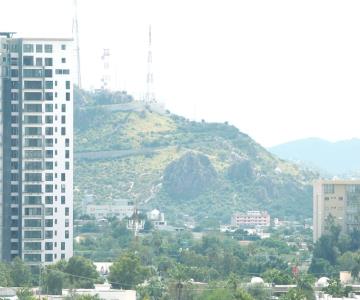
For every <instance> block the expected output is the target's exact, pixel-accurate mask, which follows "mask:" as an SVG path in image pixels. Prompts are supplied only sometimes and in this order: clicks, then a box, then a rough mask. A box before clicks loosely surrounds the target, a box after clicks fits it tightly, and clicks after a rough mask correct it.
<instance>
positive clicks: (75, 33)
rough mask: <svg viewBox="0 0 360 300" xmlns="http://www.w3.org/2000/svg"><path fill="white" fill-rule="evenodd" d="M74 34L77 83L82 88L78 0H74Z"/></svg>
mask: <svg viewBox="0 0 360 300" xmlns="http://www.w3.org/2000/svg"><path fill="white" fill-rule="evenodd" d="M72 35H73V39H74V40H75V45H76V49H75V50H76V63H77V85H78V87H79V88H80V89H81V69H80V44H79V27H78V17H77V0H74V19H73V27H72Z"/></svg>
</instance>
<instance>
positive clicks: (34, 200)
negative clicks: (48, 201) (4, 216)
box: [25, 196, 41, 205]
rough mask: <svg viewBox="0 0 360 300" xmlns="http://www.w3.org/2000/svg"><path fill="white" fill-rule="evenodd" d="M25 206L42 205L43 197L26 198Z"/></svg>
mask: <svg viewBox="0 0 360 300" xmlns="http://www.w3.org/2000/svg"><path fill="white" fill-rule="evenodd" d="M25 204H30V205H36V204H41V196H25Z"/></svg>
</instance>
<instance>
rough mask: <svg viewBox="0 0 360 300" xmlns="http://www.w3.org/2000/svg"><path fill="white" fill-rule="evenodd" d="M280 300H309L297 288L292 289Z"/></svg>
mask: <svg viewBox="0 0 360 300" xmlns="http://www.w3.org/2000/svg"><path fill="white" fill-rule="evenodd" d="M280 300H307V298H306V295H305V294H304V293H303V292H302V291H301V290H299V289H297V288H292V289H290V290H289V291H288V292H287V293H286V294H285V295H284V296H282V297H281V298H280Z"/></svg>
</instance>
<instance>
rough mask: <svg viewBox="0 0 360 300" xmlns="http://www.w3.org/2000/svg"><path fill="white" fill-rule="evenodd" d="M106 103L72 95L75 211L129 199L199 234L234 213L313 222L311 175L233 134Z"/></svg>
mask: <svg viewBox="0 0 360 300" xmlns="http://www.w3.org/2000/svg"><path fill="white" fill-rule="evenodd" d="M105 96H106V95H105ZM105 96H104V95H97V94H96V93H87V92H80V91H78V92H77V97H76V103H77V105H76V107H75V152H76V154H75V158H76V160H75V187H76V188H75V200H76V203H77V207H79V204H80V201H81V200H82V199H83V198H84V195H85V194H92V195H94V199H95V201H96V202H99V203H100V202H101V203H104V202H106V201H111V200H112V199H114V198H115V199H116V198H128V199H132V200H137V201H138V202H139V203H140V204H142V206H143V207H144V208H155V207H156V208H159V209H161V210H163V211H165V213H166V214H167V215H168V217H169V219H171V221H172V222H173V223H176V222H177V221H179V222H180V224H181V221H182V220H183V219H184V218H185V217H186V216H187V215H190V216H192V217H194V218H195V220H197V221H199V222H200V223H202V224H203V225H204V226H206V224H211V223H212V224H218V223H219V222H229V217H230V215H231V213H232V212H233V211H234V210H253V209H261V210H263V209H266V210H269V211H270V212H271V213H272V215H273V216H274V217H281V218H284V217H290V218H291V217H293V218H303V217H309V216H310V215H311V187H310V185H309V183H310V181H311V180H312V179H313V178H314V176H315V175H314V174H313V173H311V172H307V171H302V170H300V169H299V168H298V167H296V166H295V165H293V164H290V163H287V162H285V161H282V160H280V159H278V158H276V157H274V156H273V155H271V154H270V153H269V152H267V151H266V150H265V149H264V148H263V147H261V146H260V145H259V144H257V143H256V142H255V141H253V140H252V139H251V138H250V137H249V136H247V135H246V134H244V133H242V132H240V131H239V130H238V129H237V128H235V127H234V126H231V125H228V124H226V123H223V124H221V123H206V122H194V121H190V120H187V119H185V118H183V117H180V116H176V115H173V114H170V113H157V112H156V111H154V110H152V109H151V107H148V106H146V105H143V104H141V103H140V102H136V101H131V98H127V97H125V96H124V97H125V98H124V99H122V98H121V97H120V98H121V99H122V100H118V101H115V100H111V99H112V97H115V96H111V95H107V96H106V97H105ZM102 97H105V98H106V99H105V98H104V100H101V99H103V98H102ZM109 99H110V100H109ZM114 103H115V104H114ZM119 103H120V104H119ZM119 105H120V107H119ZM121 105H125V106H126V108H122V107H121ZM132 105H133V106H134V108H131V106H132ZM141 105H142V106H141ZM190 175H191V176H190ZM184 203H186V205H184Z"/></svg>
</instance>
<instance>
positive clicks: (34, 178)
mask: <svg viewBox="0 0 360 300" xmlns="http://www.w3.org/2000/svg"><path fill="white" fill-rule="evenodd" d="M24 179H25V182H39V181H41V179H42V176H41V173H25V178H24Z"/></svg>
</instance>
